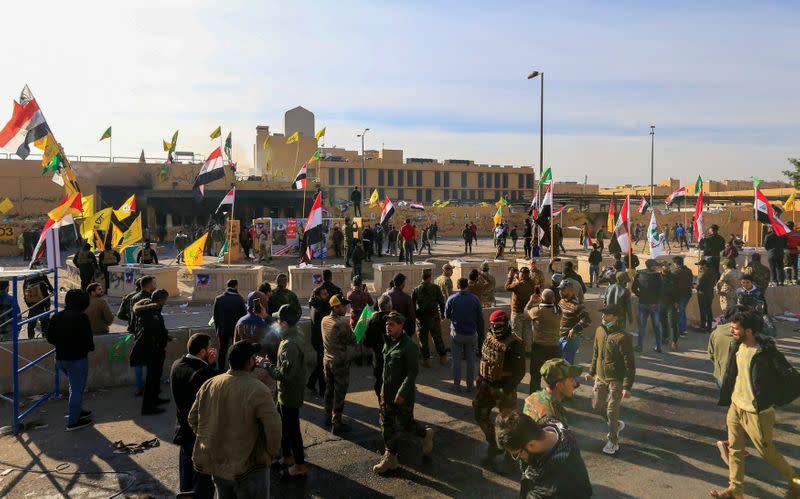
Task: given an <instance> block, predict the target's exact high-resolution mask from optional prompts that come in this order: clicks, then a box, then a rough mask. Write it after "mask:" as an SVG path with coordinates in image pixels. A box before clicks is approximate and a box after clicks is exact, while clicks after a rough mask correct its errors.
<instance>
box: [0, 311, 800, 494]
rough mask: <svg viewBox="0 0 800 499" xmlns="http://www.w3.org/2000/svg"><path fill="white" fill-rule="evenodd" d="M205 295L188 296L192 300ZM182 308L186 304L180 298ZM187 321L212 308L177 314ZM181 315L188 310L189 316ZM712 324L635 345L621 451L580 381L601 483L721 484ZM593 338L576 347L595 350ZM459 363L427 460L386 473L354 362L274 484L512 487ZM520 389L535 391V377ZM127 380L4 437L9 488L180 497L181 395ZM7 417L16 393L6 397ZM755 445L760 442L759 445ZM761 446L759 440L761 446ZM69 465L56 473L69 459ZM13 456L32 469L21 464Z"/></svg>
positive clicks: (412, 460) (761, 474)
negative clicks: (657, 343) (488, 444)
mask: <svg viewBox="0 0 800 499" xmlns="http://www.w3.org/2000/svg"><path fill="white" fill-rule="evenodd" d="M195 308H197V309H198V310H197V311H200V309H201V307H190V310H193V309H195ZM178 311H180V309H178ZM171 317H173V319H169V318H168V321H171V320H175V321H177V322H184V320H195V319H191V318H193V317H196V320H198V321H201V320H202V321H204V320H207V315H203V314H197V315H196V316H194V315H186V317H180V315H174V316H171ZM179 319H180V320H179ZM795 328H796V326H794V325H792V326H790V325H787V324H786V323H782V324H781V331H780V333H781V334H780V337H781V339H780V342H779V345H780V348H781V350H782V351H784V352H785V353H786V354H787V356H788V357H789V358H790V361H792V362H793V363H794V364H795V365H798V364H799V363H800V333H798V331H796V330H794V329H795ZM707 338H708V336H707V335H705V334H701V333H694V332H693V333H690V335H689V338H688V339H687V340H685V341H683V342H682V344H681V349H680V351H679V352H677V353H672V352H669V353H664V354H660V355H659V354H651V353H645V354H642V355H641V356H639V357H638V359H637V360H638V372H637V379H636V384H635V386H634V391H633V395H634V396H633V398H631V399H629V400H626V401H625V402H624V405H623V409H622V418H623V419H624V420H625V421H626V423H627V424H628V426H627V428H626V430H625V431H624V433H623V434H622V442H621V443H622V448H621V450H620V452H619V453H618V454H617V456H615V457H609V456H606V455H605V454H603V453H602V452H601V451H600V449H601V448H602V446H603V443H604V438H605V433H606V432H607V429H606V427H605V424H604V423H603V420H602V419H601V417H600V416H597V415H595V414H593V413H592V412H591V408H590V403H589V396H590V393H591V386H582V387H581V388H580V390H578V392H577V396H576V397H575V399H574V400H573V401H571V402H570V403H569V404H568V406H567V407H568V411H569V414H570V423H571V425H572V428H573V429H574V430H575V431H576V433H577V435H578V439H579V443H580V446H581V449H582V452H583V456H584V459H585V460H586V463H587V466H588V468H589V475H590V477H591V479H592V482H593V485H594V490H595V495H596V496H598V497H607V498H626V497H647V498H676V497H680V498H694V497H706V496H707V493H708V490H709V489H710V488H712V487H717V486H721V485H724V484H725V482H726V477H727V468H725V467H724V465H723V463H722V461H721V460H720V458H719V454H718V452H717V450H716V447H715V446H714V442H715V441H716V440H718V439H721V438H724V436H725V432H724V410H723V409H722V408H719V407H717V406H716V397H717V389H716V386H715V384H714V381H713V378H712V376H711V374H710V371H711V365H710V363H709V361H707V360H706V358H705V350H706V344H707ZM588 347H589V345H588V344H584V346H583V348H582V351H581V353H580V354H579V362H582V363H583V364H584V365H585V364H586V362H587V361H588V360H589V355H590V352H589V351H588ZM450 382H451V377H450V374H449V369H448V368H445V367H435V368H432V369H424V370H423V371H421V375H420V378H419V380H418V391H419V396H418V399H417V402H418V405H417V410H416V416H417V419H419V420H420V421H422V422H424V423H426V424H430V425H432V426H433V427H434V428H435V430H436V448H435V450H434V453H433V455H432V457H431V459H428V460H424V459H423V457H422V455H421V453H420V451H419V446H418V445H417V444H416V442H413V441H408V442H407V443H404V445H403V447H402V448H401V457H400V461H401V464H402V465H403V467H402V469H401V470H399V471H397V472H396V473H394V474H392V475H391V476H389V477H387V478H379V477H375V476H374V475H373V474H372V473H371V470H370V468H371V466H372V465H373V464H374V463H375V462H376V460H377V459H378V457H379V453H380V452H381V447H382V445H381V440H380V435H379V433H378V426H377V408H376V399H375V396H374V393H372V391H371V384H372V377H371V369H370V368H368V367H356V366H354V367H353V368H352V372H351V388H350V393H349V395H348V398H347V405H346V407H345V414H346V416H347V418H348V422H349V424H350V425H351V426H352V430H351V431H350V432H349V433H347V434H345V435H344V436H343V437H341V438H340V437H336V436H333V435H331V434H330V433H329V432H327V431H325V429H324V428H323V426H322V420H323V415H322V407H321V402H322V401H321V400H320V399H319V398H318V397H316V396H314V395H313V394H311V393H310V392H307V403H306V405H305V406H304V408H303V409H302V411H301V415H302V418H303V423H302V430H303V433H304V440H305V445H306V452H307V460H308V461H309V462H310V464H311V471H310V477H309V478H308V479H307V480H303V481H299V482H285V481H281V480H280V479H279V478H278V477H276V476H273V483H272V492H273V497H325V498H328V497H336V498H339V497H342V498H344V497H347V498H352V497H395V496H406V497H419V498H429V497H430V498H434V497H487V498H489V497H491V498H495V497H515V495H516V491H517V483H518V482H517V480H518V472H517V471H516V470H514V469H513V467H509V468H508V469H507V473H505V474H500V473H497V472H496V471H493V470H487V469H484V468H482V467H481V466H480V464H479V462H480V458H481V457H482V455H483V452H484V449H485V443H484V442H483V435H482V434H481V433H480V430H479V429H478V428H477V426H476V425H475V424H474V423H473V417H472V407H471V405H470V402H471V400H470V395H467V394H455V393H452V392H451V391H449V390H448V386H449V383H450ZM520 390H521V391H520V393H519V401H520V405H521V403H522V398H523V397H524V396H525V395H526V394H527V377H526V379H525V380H523V384H522V385H521V386H520ZM131 392H132V390H131V389H130V388H114V389H109V390H104V391H96V392H91V393H89V394H88V395H87V401H86V404H85V405H86V407H87V408H89V409H91V410H93V411H94V417H95V421H96V424H95V425H94V427H92V428H87V429H84V430H80V431H79V432H75V433H66V432H64V431H63V425H64V419H63V415H64V413H65V410H66V400H60V401H53V402H49V403H47V404H45V405H44V406H43V407H42V408H41V410H40V411H38V412H37V413H36V415H35V416H32V417H31V420H39V421H41V422H43V423H45V424H47V427H45V428H40V429H35V430H31V431H29V432H27V433H24V434H23V435H21V436H20V437H19V438H16V437H11V436H5V437H0V497H10V498H17V497H36V498H39V497H42V498H46V497H109V496H114V495H115V494H120V493H121V492H122V494H120V495H125V496H135V497H149V496H154V497H169V496H172V495H174V491H175V490H176V487H177V454H178V450H177V448H176V447H175V446H174V445H172V444H171V443H170V442H171V437H172V431H173V425H174V408H173V407H170V411H169V412H168V413H166V414H163V415H160V416H155V417H142V416H140V415H139V411H138V406H139V403H140V400H139V399H135V398H133V396H132V393H131ZM3 407H4V410H3V413H2V418H3V419H5V418H6V412H7V411H6V409H7V405H3ZM778 421H779V423H778V425H777V427H776V435H775V437H776V441H777V446H778V448H779V450H780V451H781V452H783V453H784V455H786V456H787V457H789V458H790V461H791V462H792V464H793V465H794V466H795V467H800V437H799V436H798V435H800V402H797V401H796V402H795V403H794V404H792V405H790V406H788V407H785V408H782V409H780V410H779V412H778ZM154 437H156V438H158V439H159V440H160V446H159V447H158V448H155V449H150V450H147V451H144V452H143V453H141V454H137V455H132V456H128V455H124V454H114V453H113V448H112V443H113V442H115V441H117V440H123V441H125V442H126V443H131V442H141V441H144V440H149V439H151V438H154ZM751 451H753V449H751ZM753 452H754V451H753ZM61 463H67V464H66V465H63V466H68V467H66V469H64V470H63V472H62V473H56V472H49V473H43V472H44V471H45V470H55V469H56V468H57V467H58V466H59V464H61ZM747 466H748V468H747V473H748V478H747V483H746V491H747V493H748V495H750V496H752V497H762V498H769V497H780V495H781V479H780V476H779V475H778V474H777V472H775V471H774V470H772V469H771V468H770V467H769V466H767V465H766V464H765V463H764V462H763V461H762V460H761V459H760V458H758V457H751V458H748V460H747ZM15 468H21V469H22V470H24V471H20V470H18V469H15Z"/></svg>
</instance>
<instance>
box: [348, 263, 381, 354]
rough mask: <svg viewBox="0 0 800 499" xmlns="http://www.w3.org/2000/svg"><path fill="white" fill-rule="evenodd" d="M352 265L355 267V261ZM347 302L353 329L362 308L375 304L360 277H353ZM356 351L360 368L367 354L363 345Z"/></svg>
mask: <svg viewBox="0 0 800 499" xmlns="http://www.w3.org/2000/svg"><path fill="white" fill-rule="evenodd" d="M353 265H355V261H354V262H353ZM347 300H348V301H349V302H350V327H351V328H353V329H355V327H356V324H357V323H358V319H360V318H361V312H363V311H364V307H371V306H372V305H374V304H375V300H373V299H372V295H371V294H369V291H367V286H366V285H365V284H364V281H363V279H362V278H361V276H360V275H357V274H354V275H353V279H352V285H351V287H350V291H348V292H347ZM357 349H358V356H357V357H356V365H359V366H360V365H362V363H363V361H362V358H363V357H366V356H368V355H369V354H365V353H364V351H363V345H359V346H358V347H357Z"/></svg>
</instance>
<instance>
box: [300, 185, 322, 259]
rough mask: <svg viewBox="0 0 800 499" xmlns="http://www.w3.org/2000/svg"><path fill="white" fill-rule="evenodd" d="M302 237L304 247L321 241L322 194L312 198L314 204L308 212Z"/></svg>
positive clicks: (319, 193)
mask: <svg viewBox="0 0 800 499" xmlns="http://www.w3.org/2000/svg"><path fill="white" fill-rule="evenodd" d="M303 237H304V238H306V245H308V246H310V245H312V244H317V243H318V242H320V241H322V193H321V192H318V193H317V196H316V197H315V198H314V204H313V205H311V211H309V212H308V220H306V226H305V232H303Z"/></svg>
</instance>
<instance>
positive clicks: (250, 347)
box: [228, 340, 261, 364]
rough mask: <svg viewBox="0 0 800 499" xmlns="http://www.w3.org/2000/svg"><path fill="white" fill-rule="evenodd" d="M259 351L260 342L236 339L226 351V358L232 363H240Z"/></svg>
mask: <svg viewBox="0 0 800 499" xmlns="http://www.w3.org/2000/svg"><path fill="white" fill-rule="evenodd" d="M260 351H261V344H259V343H250V342H248V341H245V340H241V341H237V342H236V343H234V344H233V345H232V346H231V349H230V351H229V352H228V359H229V360H230V361H231V362H232V363H234V364H242V363H244V362H246V361H247V359H249V358H250V357H251V356H253V355H256V354H257V353H259V352H260Z"/></svg>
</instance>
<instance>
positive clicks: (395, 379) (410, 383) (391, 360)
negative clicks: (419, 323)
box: [372, 312, 433, 474]
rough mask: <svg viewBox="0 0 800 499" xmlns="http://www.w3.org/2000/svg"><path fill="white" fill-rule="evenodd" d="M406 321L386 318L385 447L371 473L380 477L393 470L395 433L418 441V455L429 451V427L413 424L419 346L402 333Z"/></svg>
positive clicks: (391, 316)
mask: <svg viewBox="0 0 800 499" xmlns="http://www.w3.org/2000/svg"><path fill="white" fill-rule="evenodd" d="M405 321H406V318H405V317H404V316H403V315H402V314H399V313H398V312H389V315H388V316H387V318H386V343H385V344H384V346H383V387H382V388H381V397H380V404H381V432H382V433H383V442H384V446H385V448H386V450H385V452H384V454H383V457H382V458H381V460H380V462H379V463H378V464H376V465H375V466H373V467H372V471H374V472H375V473H378V474H381V473H386V472H387V471H390V470H393V469H396V468H397V467H398V466H399V463H398V462H397V450H398V445H397V444H398V438H397V437H398V430H401V429H402V430H405V431H406V432H408V433H412V434H414V435H416V436H418V437H420V438H422V439H423V440H422V452H423V453H424V454H426V455H427V454H430V453H431V451H433V428H430V427H427V428H426V427H424V426H422V425H421V424H419V423H417V422H416V421H414V394H415V392H416V389H417V388H416V379H417V372H418V371H419V347H417V344H416V343H414V342H413V341H412V340H411V339H410V338H409V337H408V335H406V334H403V324H404V323H405Z"/></svg>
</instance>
